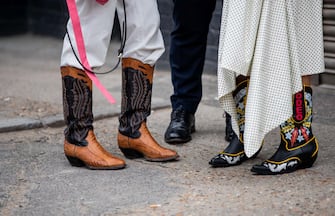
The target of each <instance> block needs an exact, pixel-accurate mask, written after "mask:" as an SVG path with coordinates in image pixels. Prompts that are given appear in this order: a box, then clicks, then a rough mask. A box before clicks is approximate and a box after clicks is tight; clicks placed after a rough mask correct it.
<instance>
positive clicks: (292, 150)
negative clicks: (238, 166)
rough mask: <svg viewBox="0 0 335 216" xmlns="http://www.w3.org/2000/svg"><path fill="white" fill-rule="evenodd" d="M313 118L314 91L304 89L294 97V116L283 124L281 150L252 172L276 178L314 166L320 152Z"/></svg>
mask: <svg viewBox="0 0 335 216" xmlns="http://www.w3.org/2000/svg"><path fill="white" fill-rule="evenodd" d="M312 117H313V113H312V89H311V88H310V87H308V86H304V90H302V91H300V92H298V93H296V94H295V95H294V97H293V116H292V117H291V118H290V119H288V120H287V121H285V122H284V123H283V124H281V125H280V128H281V132H280V135H281V142H280V145H279V148H278V150H277V151H276V153H275V154H274V155H273V156H272V157H271V158H270V159H268V160H266V161H264V162H263V163H261V164H260V165H254V166H253V167H252V169H251V171H252V172H255V173H256V174H260V175H274V174H282V173H289V172H293V171H296V170H297V169H303V168H308V167H311V166H312V165H313V163H314V162H315V160H316V158H317V154H318V149H319V147H318V141H317V140H316V138H315V136H314V135H313V133H312Z"/></svg>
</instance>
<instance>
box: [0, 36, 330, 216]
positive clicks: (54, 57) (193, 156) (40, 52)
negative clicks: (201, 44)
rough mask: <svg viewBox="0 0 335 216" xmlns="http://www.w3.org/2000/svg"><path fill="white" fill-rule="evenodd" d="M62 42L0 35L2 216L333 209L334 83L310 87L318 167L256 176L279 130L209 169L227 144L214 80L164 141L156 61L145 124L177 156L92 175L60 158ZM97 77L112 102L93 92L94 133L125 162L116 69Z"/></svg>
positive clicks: (163, 98)
mask: <svg viewBox="0 0 335 216" xmlns="http://www.w3.org/2000/svg"><path fill="white" fill-rule="evenodd" d="M61 46H62V42H61V41H60V40H57V39H52V38H47V37H40V36H32V35H20V36H12V37H2V38H0V215H176V216H189V215H194V216H197V215H335V167H334V164H335V157H334V155H335V148H333V144H334V140H335V133H334V128H335V127H334V126H335V112H334V107H335V100H334V99H335V97H334V96H335V89H333V88H330V87H328V86H317V87H314V98H313V99H314V101H313V102H314V124H313V130H314V133H315V135H316V136H317V137H318V139H319V143H320V152H319V158H318V160H317V161H316V163H315V165H314V166H313V167H312V168H309V169H306V170H299V171H297V172H294V173H291V174H285V175H280V176H255V175H252V174H251V172H250V168H251V166H252V165H253V164H255V163H259V162H261V161H262V160H264V159H267V158H268V157H270V156H271V154H272V153H273V152H274V151H275V149H276V147H277V146H278V143H279V135H278V129H275V130H274V131H272V132H271V133H270V134H269V135H268V136H267V137H266V139H265V143H266V145H265V146H264V147H263V149H262V151H261V153H260V154H259V156H258V157H257V158H256V159H253V160H250V161H247V162H245V163H243V164H242V165H240V166H238V167H230V168H217V169H213V168H210V166H209V165H208V160H209V159H210V158H211V157H212V156H214V155H215V154H216V153H218V152H219V151H220V150H222V149H223V148H224V147H225V146H226V145H227V142H226V141H225V140H224V129H225V119H224V117H223V115H222V114H223V112H222V110H221V108H220V107H219V105H218V103H217V101H216V99H215V97H216V82H217V81H216V77H215V76H213V75H207V74H205V75H204V77H203V86H204V97H203V100H202V102H201V104H200V106H199V110H198V112H197V114H196V129H197V132H196V133H194V135H193V139H192V141H191V142H189V143H187V144H184V145H179V146H170V145H168V144H166V143H164V138H163V134H164V131H165V129H166V127H167V125H168V123H169V116H170V112H171V109H170V102H169V96H170V94H171V93H172V85H171V81H170V74H169V71H166V70H163V69H160V67H159V64H158V67H157V71H156V73H155V76H154V91H153V98H152V110H153V111H152V115H151V116H150V117H149V119H148V125H149V128H150V129H151V132H152V134H153V135H154V137H155V138H156V139H157V141H159V142H160V143H161V144H162V145H164V146H167V147H170V148H173V149H175V150H177V151H178V152H179V154H180V155H181V158H180V160H179V161H178V162H172V163H150V162H147V161H144V160H141V159H136V160H128V159H126V162H127V168H126V169H124V170H118V171H92V170H87V169H85V168H75V167H71V166H70V165H69V163H68V162H67V161H66V159H65V157H64V154H63V149H62V142H63V135H62V132H63V129H64V123H63V115H62V98H61V93H62V92H61V79H60V73H59V56H60V51H61ZM117 46H118V44H117V43H112V45H111V51H110V53H109V56H108V59H109V61H110V62H111V63H110V64H107V65H106V67H105V68H103V70H104V69H106V68H110V67H111V66H112V65H114V64H115V60H116V58H115V56H116V55H115V53H114V52H113V51H114V50H115V47H117ZM98 77H99V79H100V81H101V82H102V83H103V84H104V85H105V86H106V87H107V89H108V90H109V91H110V92H111V94H112V95H113V96H114V97H115V98H116V101H117V103H116V104H113V105H111V104H109V103H108V102H106V100H105V99H104V98H103V96H102V95H101V93H100V92H99V91H98V90H94V107H93V109H94V116H95V119H96V121H95V123H94V124H95V132H96V134H97V137H98V139H99V141H100V142H101V143H102V144H103V146H104V147H105V148H106V149H108V150H109V151H110V152H112V153H113V154H115V155H117V156H119V157H122V158H124V156H123V155H122V153H121V152H120V150H119V149H118V147H117V144H116V131H117V124H118V120H117V115H118V113H119V110H120V87H121V78H120V69H118V70H116V71H115V72H113V73H111V74H108V75H99V76H98Z"/></svg>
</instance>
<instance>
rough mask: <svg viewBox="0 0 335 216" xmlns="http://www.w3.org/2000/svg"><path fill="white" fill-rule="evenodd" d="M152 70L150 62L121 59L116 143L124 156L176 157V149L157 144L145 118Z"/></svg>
mask: <svg viewBox="0 0 335 216" xmlns="http://www.w3.org/2000/svg"><path fill="white" fill-rule="evenodd" d="M153 71H154V68H153V67H152V66H150V65H148V64H143V63H142V62H140V61H138V60H136V59H132V58H124V59H123V60H122V105H121V114H120V117H119V122H120V124H119V134H118V144H119V147H120V150H121V151H122V152H123V154H124V155H125V156H126V157H127V158H137V157H144V158H145V159H146V160H148V161H170V160H175V159H177V158H178V157H179V156H178V154H177V152H175V151H173V150H170V149H167V148H164V147H162V146H160V145H159V144H158V143H157V142H156V140H155V139H154V138H153V137H152V136H151V134H150V132H149V130H148V128H147V126H146V119H147V117H148V116H149V115H150V112H151V95H152V80H153Z"/></svg>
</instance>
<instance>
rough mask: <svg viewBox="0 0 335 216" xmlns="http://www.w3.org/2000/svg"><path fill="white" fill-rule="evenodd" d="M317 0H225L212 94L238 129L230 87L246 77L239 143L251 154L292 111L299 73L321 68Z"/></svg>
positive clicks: (321, 38) (319, 9) (298, 86)
mask: <svg viewBox="0 0 335 216" xmlns="http://www.w3.org/2000/svg"><path fill="white" fill-rule="evenodd" d="M323 56H324V53H323V32H322V0H285V1H284V0H277V1H273V0H253V1H250V0H238V1H236V0H225V1H224V3H223V9H222V21H221V30H220V42H219V53H218V98H219V101H220V104H221V105H222V107H223V109H224V110H225V111H227V112H228V113H229V114H230V115H231V117H232V124H233V129H234V131H235V132H237V134H238V131H239V130H238V126H237V121H236V119H237V118H236V117H237V113H236V105H235V102H234V99H233V96H232V91H233V90H234V89H235V88H236V81H235V78H236V77H237V76H238V75H244V76H250V83H249V89H248V96H247V102H246V110H245V130H244V147H245V152H246V155H247V156H248V157H250V156H252V155H253V154H254V153H256V152H257V151H258V150H259V148H260V146H261V145H262V141H263V139H264V137H265V135H266V134H267V133H268V132H269V131H271V130H272V129H274V128H275V127H277V126H279V125H280V124H281V123H282V122H284V121H285V120H287V119H289V118H290V116H291V115H292V96H293V94H295V93H296V92H298V91H300V90H302V80H301V76H302V75H311V74H316V73H321V72H323V71H324V57H323Z"/></svg>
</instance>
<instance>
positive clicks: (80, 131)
mask: <svg viewBox="0 0 335 216" xmlns="http://www.w3.org/2000/svg"><path fill="white" fill-rule="evenodd" d="M61 74H62V81H63V108H64V109H63V110H64V120H65V123H66V129H65V131H64V135H65V141H64V153H65V156H66V157H67V159H68V160H69V162H70V164H71V165H72V166H86V167H88V168H90V169H121V168H124V167H125V162H124V161H123V160H122V159H119V158H117V157H114V156H113V155H111V154H110V153H108V152H107V151H106V150H105V149H104V148H103V147H102V146H101V145H100V144H99V142H98V141H97V139H96V138H95V135H94V133H93V113H92V81H91V80H90V78H89V77H88V76H87V74H86V73H85V72H84V71H82V70H80V69H77V68H73V67H61Z"/></svg>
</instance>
